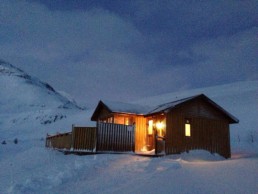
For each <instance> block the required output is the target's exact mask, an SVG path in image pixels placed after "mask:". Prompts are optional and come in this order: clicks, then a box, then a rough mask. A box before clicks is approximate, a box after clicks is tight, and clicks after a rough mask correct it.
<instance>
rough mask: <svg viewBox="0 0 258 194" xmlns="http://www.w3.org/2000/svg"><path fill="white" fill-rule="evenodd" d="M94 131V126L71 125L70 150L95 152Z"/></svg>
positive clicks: (95, 131)
mask: <svg viewBox="0 0 258 194" xmlns="http://www.w3.org/2000/svg"><path fill="white" fill-rule="evenodd" d="M96 133H97V128H96V127H73V131H72V150H73V151H75V152H95V151H96Z"/></svg>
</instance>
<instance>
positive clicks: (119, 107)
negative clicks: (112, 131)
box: [103, 100, 153, 114]
mask: <svg viewBox="0 0 258 194" xmlns="http://www.w3.org/2000/svg"><path fill="white" fill-rule="evenodd" d="M103 103H104V104H105V105H106V106H107V107H108V108H109V110H111V111H112V112H119V113H132V114H146V113H148V112H149V111H150V110H151V109H153V108H151V107H149V106H146V105H145V106H142V105H140V104H134V103H125V102H114V101H108V100H105V101H104V102H103Z"/></svg>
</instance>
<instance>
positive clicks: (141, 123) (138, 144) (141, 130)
mask: <svg viewBox="0 0 258 194" xmlns="http://www.w3.org/2000/svg"><path fill="white" fill-rule="evenodd" d="M146 122H147V121H146V118H145V117H144V116H136V117H135V126H136V128H135V151H141V149H142V148H143V147H144V146H146V133H147V129H146V126H147V123H146Z"/></svg>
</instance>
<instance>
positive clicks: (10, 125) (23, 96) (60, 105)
mask: <svg viewBox="0 0 258 194" xmlns="http://www.w3.org/2000/svg"><path fill="white" fill-rule="evenodd" d="M80 111H82V108H80V107H79V106H78V105H77V104H76V102H75V101H74V100H72V99H68V98H67V97H65V96H64V95H62V94H61V93H59V92H57V91H56V90H55V89H54V88H53V87H51V86H50V85H49V84H47V83H44V82H42V81H40V80H39V79H38V78H36V77H33V76H30V75H28V74H27V73H25V72H24V71H22V70H21V69H19V68H17V67H15V66H13V65H11V64H10V63H7V62H4V61H2V60H0V118H1V120H0V131H2V132H3V131H4V130H8V131H9V132H13V133H12V134H18V133H17V131H19V133H22V132H24V130H25V129H26V128H28V127H26V126H28V125H35V129H33V130H32V131H30V132H29V131H28V133H30V134H34V133H35V131H36V129H37V128H39V127H40V126H41V125H49V124H51V123H55V122H57V121H60V120H66V119H67V117H68V115H71V113H72V114H76V112H80ZM37 124H39V125H37ZM17 126H19V127H20V128H23V127H22V126H24V128H25V129H22V130H21V129H19V130H18V129H17ZM46 133H47V131H44V132H43V130H42V134H46Z"/></svg>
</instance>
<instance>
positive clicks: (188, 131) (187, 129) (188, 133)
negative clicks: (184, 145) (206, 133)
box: [185, 123, 191, 137]
mask: <svg viewBox="0 0 258 194" xmlns="http://www.w3.org/2000/svg"><path fill="white" fill-rule="evenodd" d="M185 136H188V137H190V136H191V125H190V124H189V123H186V124H185Z"/></svg>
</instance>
